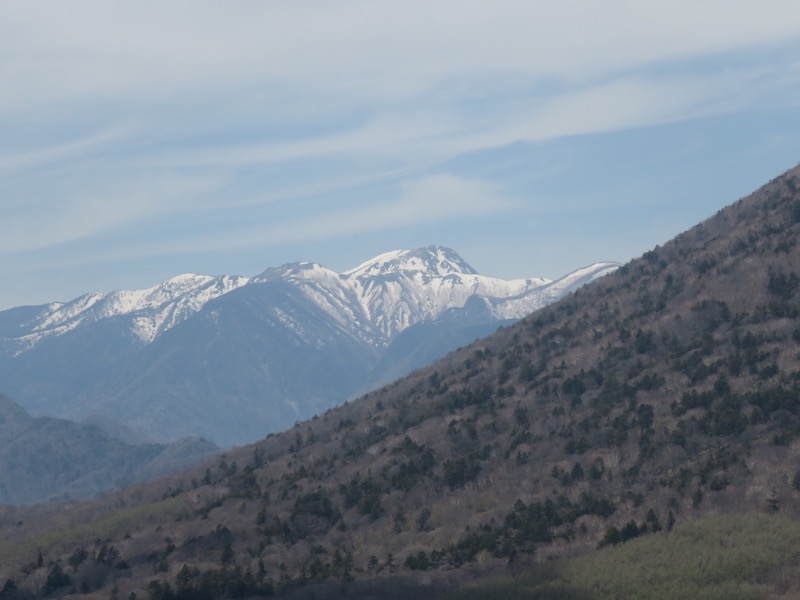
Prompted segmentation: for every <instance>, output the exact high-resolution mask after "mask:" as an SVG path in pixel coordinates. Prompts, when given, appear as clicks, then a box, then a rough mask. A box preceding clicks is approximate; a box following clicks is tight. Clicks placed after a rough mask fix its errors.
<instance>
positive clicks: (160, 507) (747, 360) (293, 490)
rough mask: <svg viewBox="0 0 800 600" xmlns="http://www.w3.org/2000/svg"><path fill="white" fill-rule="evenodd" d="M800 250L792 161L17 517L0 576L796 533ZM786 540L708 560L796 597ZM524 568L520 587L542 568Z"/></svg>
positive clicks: (316, 578)
mask: <svg viewBox="0 0 800 600" xmlns="http://www.w3.org/2000/svg"><path fill="white" fill-rule="evenodd" d="M798 240H800V167H798V168H795V169H793V170H791V171H789V172H787V173H786V174H784V175H782V176H781V177H779V178H777V179H775V180H773V181H772V182H770V183H769V184H767V185H766V186H764V187H763V188H762V189H760V190H758V191H757V192H755V193H754V194H753V195H751V196H749V197H747V198H745V199H743V200H740V201H739V202H737V203H735V204H733V205H732V206H730V207H727V208H725V209H723V210H721V211H720V212H719V213H718V214H716V215H715V216H713V217H712V218H710V219H708V220H707V221H705V222H703V223H701V224H699V225H698V226H696V227H694V228H693V229H691V230H689V231H687V232H686V233H684V234H681V235H680V236H678V237H677V238H675V239H674V240H672V241H669V242H667V243H665V244H664V245H663V246H659V247H656V248H655V249H653V250H652V251H650V252H647V253H646V254H645V255H644V256H642V257H641V258H638V259H636V260H634V261H632V262H630V263H629V264H627V265H625V266H624V267H622V268H620V269H619V270H617V271H616V272H615V273H613V274H611V275H608V276H606V277H604V278H602V279H599V280H597V281H595V282H594V283H592V284H591V285H589V286H586V287H584V288H581V289H580V290H578V291H577V292H575V293H573V294H572V295H570V296H568V297H566V298H564V299H563V300H561V301H560V302H558V303H556V304H553V305H550V306H548V307H546V308H544V309H542V310H541V311H538V312H536V313H534V314H532V315H530V316H529V317H527V318H525V319H523V320H522V321H520V322H519V323H516V324H514V325H512V326H509V327H506V328H503V329H501V330H500V331H498V332H497V333H496V334H494V335H492V336H491V337H489V338H486V339H484V340H481V341H479V342H477V343H475V344H472V345H470V346H467V347H464V348H461V349H459V350H457V351H455V352H453V353H451V354H449V355H448V356H447V357H446V358H445V359H443V360H441V361H439V362H437V363H435V364H434V365H432V366H430V367H427V368H425V369H420V370H418V371H415V372H414V373H412V374H411V375H409V376H407V377H405V378H403V379H401V380H398V381H397V382H395V383H393V384H391V385H389V386H387V387H385V388H383V389H381V390H379V391H376V392H373V393H370V394H368V395H366V396H365V397H363V398H360V399H359V400H357V401H354V402H350V403H348V404H347V405H345V406H342V407H339V408H336V409H332V410H329V411H328V412H326V413H324V414H322V415H320V416H319V417H317V418H315V419H312V420H309V421H306V422H303V423H298V424H297V425H296V426H295V427H294V428H292V429H290V430H288V431H286V432H284V433H281V434H278V435H272V436H270V437H268V438H267V439H265V440H263V441H261V442H258V443H257V444H254V445H252V446H248V447H244V448H240V449H236V450H234V451H230V452H228V453H227V454H226V455H224V456H222V457H219V458H218V459H216V460H215V461H214V462H213V463H212V464H209V465H206V466H205V467H202V468H196V469H193V470H190V471H186V472H183V473H181V474H176V475H174V476H171V477H169V478H167V479H164V480H162V481H159V482H155V483H152V484H149V485H148V486H144V487H137V488H131V489H129V490H126V491H124V492H121V493H119V494H117V495H115V496H113V497H109V498H108V499H105V500H103V501H101V502H97V503H93V504H90V505H70V506H69V507H66V508H62V509H59V510H57V511H56V510H52V511H50V512H49V516H48V509H47V508H46V507H39V508H36V509H28V511H26V510H24V509H20V508H14V507H7V508H6V509H4V510H3V512H2V513H0V522H1V523H2V524H3V527H2V536H3V540H2V546H0V580H5V579H8V580H11V581H12V582H13V583H12V584H9V585H13V586H14V587H15V588H17V589H18V590H22V592H25V593H30V594H32V595H37V594H38V595H43V594H46V593H49V594H53V595H59V594H61V595H63V594H67V593H68V592H69V591H70V590H76V591H82V592H83V593H84V595H86V597H95V598H107V597H109V595H110V593H111V592H112V590H116V593H117V594H118V596H119V597H123V598H125V597H131V596H130V594H131V593H133V594H134V595H135V597H137V598H144V597H149V598H175V597H178V598H223V597H248V596H250V597H261V596H266V595H270V594H277V593H280V594H283V595H287V596H289V597H298V598H299V597H310V596H307V595H305V594H306V592H308V593H310V592H311V591H312V590H313V592H314V594H315V597H365V598H366V597H392V596H393V595H394V597H411V596H414V597H417V598H424V597H426V596H433V595H435V594H437V593H439V592H441V591H444V590H446V589H448V588H452V587H453V586H458V585H461V584H463V583H465V582H466V581H468V580H469V579H470V578H474V577H483V576H486V575H495V576H496V575H502V574H509V575H512V574H519V573H520V572H525V571H529V570H530V569H531V567H532V566H533V565H536V564H542V563H548V564H551V563H549V560H550V559H558V558H566V557H579V556H599V557H601V558H598V561H599V563H598V564H600V563H602V557H603V556H609V554H608V553H609V552H612V551H614V550H616V549H619V548H625V547H626V544H638V545H637V546H636V548H639V549H646V548H651V550H649V551H648V552H651V553H652V552H655V551H654V550H652V549H653V548H657V547H664V548H667V549H670V548H673V550H671V551H672V552H679V551H680V550H674V549H675V548H683V549H685V548H687V547H689V546H686V545H684V544H685V543H686V542H685V540H686V539H689V540H691V539H692V538H693V536H694V539H695V541H697V539H698V538H697V536H696V535H695V534H693V533H692V532H693V531H695V532H698V531H699V532H702V531H703V526H701V525H697V526H696V527H695V526H694V525H693V524H694V523H695V520H697V519H702V520H700V521H697V523H701V524H702V523H712V525H713V524H714V523H717V525H713V526H712V525H708V526H706V527H709V528H711V529H714V528H716V530H720V529H724V530H726V531H728V530H730V529H733V530H735V529H736V528H737V526H736V523H737V522H741V523H745V522H746V523H753V522H755V523H758V522H760V521H758V520H757V519H756V520H755V521H754V519H755V517H753V516H752V515H753V514H754V513H759V514H760V515H761V516H760V517H759V518H760V519H765V518H770V517H774V518H775V519H783V520H785V521H782V522H784V523H792V524H794V523H796V520H797V518H798V517H800V514H798V503H797V500H798V498H799V497H800V464H798V463H797V455H798V452H800V437H798V433H800V404H798V397H800V396H799V395H798V392H800V390H799V389H798V387H799V386H800V361H798V342H799V341H800V327H799V326H798V325H800V323H798V319H799V318H800V276H798V273H797V272H796V271H797V266H796V265H798V264H800V245H798ZM748 513H749V514H750V516H742V515H745V514H748ZM715 515H717V516H719V515H721V516H720V518H725V519H729V521H726V522H725V524H724V525H720V524H719V522H717V521H713V520H712V521H708V520H707V519H708V518H711V517H712V516H715ZM749 527H751V526H749ZM785 529H786V530H787V535H788V533H789V532H788V529H789V527H788V526H786V527H785ZM709 530H710V529H709ZM697 535H702V534H697ZM651 536H660V537H658V538H651ZM671 536H672V537H671ZM681 536H683V537H681ZM726 536H727V537H726ZM796 537H797V536H796V535H795V534H794V533H792V534H791V535H789V537H787V539H786V541H785V543H784V542H780V543H781V544H784V545H783V546H781V548H782V551H781V552H780V556H782V557H785V558H776V557H775V556H772V555H770V556H769V557H765V559H764V560H765V561H767V560H768V561H769V564H768V565H767V562H765V563H764V565H765V569H764V571H763V572H762V573H759V572H758V570H747V569H738V567H736V566H735V565H740V564H742V561H745V562H746V561H747V560H751V559H738V560H739V562H736V561H733V562H731V563H725V565H734V566H733V567H730V566H723V567H720V568H718V569H717V571H713V573H723V572H728V571H735V572H736V573H735V574H734V575H730V574H729V575H724V577H726V578H729V579H725V584H726V585H728V584H730V585H732V586H733V588H735V589H733V591H734V592H736V593H735V594H732V595H733V596H735V597H762V596H764V595H765V594H770V593H771V594H774V595H784V596H791V595H793V594H794V595H797V594H799V593H800V581H799V580H798V577H797V573H796V564H797V559H798V558H799V557H800V543H798V542H797V540H796ZM662 538H663V539H664V540H671V541H669V543H667V544H665V543H660V542H661V540H662ZM649 539H656V540H658V541H659V543H658V544H649V545H648V543H647V540H649ZM719 539H720V540H722V541H721V542H720V545H721V546H724V547H726V548H728V551H729V552H733V551H734V549H735V548H736V547H738V545H741V544H743V543H745V544H746V543H747V542H746V541H745V542H743V541H742V539H741V538H733V537H731V536H730V535H727V534H725V535H722V536H721V537H720V538H719ZM681 540H684V541H681ZM725 540H728V541H725ZM759 543H762V542H759ZM726 544H730V545H729V546H726ZM598 546H601V547H603V550H602V551H601V554H594V551H595V550H596V549H597V548H598ZM691 547H692V548H695V547H702V545H695V546H691ZM754 547H755V546H754ZM643 551H644V550H643ZM683 551H685V550H683ZM728 551H726V552H724V553H723V554H725V556H728V555H729V552H728ZM627 556H629V557H630V554H628V555H627ZM40 557H41V558H40ZM101 557H102V559H101ZM645 558H646V557H645ZM631 560H632V559H631ZM698 560H701V561H702V557H700V558H698ZM552 564H559V565H560V564H562V563H552ZM569 564H570V565H578V566H570V567H566V568H567V569H570V568H574V569H578V570H579V569H580V568H581V567H580V564H581V563H569ZM715 564H716V563H715ZM712 566H714V565H712ZM654 568H656V569H660V567H659V566H658V565H656V567H654ZM714 568H717V567H716V566H714ZM737 569H738V570H737ZM773 569H777V571H775V572H776V573H779V574H780V573H783V575H782V576H775V577H774V578H772V576H770V578H764V577H763V574H764V573H766V572H767V571H768V570H769V571H770V572H772V570H773ZM792 569H794V571H793V570H792ZM529 572H530V574H531V576H532V577H540V578H541V581H539V582H538V583H536V582H534V583H531V582H528V584H527V585H528V589H530V590H534V589H535V588H536V587H537V586H538V585H539V584H542V585H544V583H542V582H545V580H546V577H548V576H552V574H551V575H547V574H546V573H544V571H541V572H540V571H537V570H535V569H534V570H530V571H529ZM592 572H593V573H595V572H596V571H592ZM537 573H539V574H537ZM575 573H578V571H575ZM713 573H712V575H707V573H706V574H705V575H703V577H704V578H705V579H704V580H703V584H704V585H705V584H707V583H708V581H709V579H708V578H709V577H711V578H713V577H716V576H717V575H714V574H713ZM581 577H582V579H580V580H578V579H576V580H575V581H576V582H578V583H580V582H587V581H596V582H597V583H596V585H597V586H606V587H604V588H601V587H595V588H591V587H589V588H582V589H571V591H570V593H571V594H572V596H571V597H574V598H581V597H591V595H592V593H590V592H587V591H586V590H587V589H589V590H591V589H594V590H595V592H593V593H598V592H597V590H600V589H607V590H612V589H620V588H618V587H617V588H614V585H617V584H615V583H614V582H611V581H610V580H608V578H607V580H603V581H599V580H597V579H592V577H590V576H589V575H585V576H584V575H581ZM554 585H555V584H554ZM587 585H590V586H591V585H594V584H587ZM745 588H746V589H745ZM542 589H544V588H542ZM720 589H722V590H728V591H731V589H730V588H726V587H721V588H720ZM22 592H20V593H22ZM609 593H611V592H609ZM530 597H559V596H556V595H553V594H551V595H550V596H546V595H542V594H540V595H538V596H536V595H531V596H530ZM562 597H563V596H562ZM568 597H569V596H568ZM709 597H712V596H709Z"/></svg>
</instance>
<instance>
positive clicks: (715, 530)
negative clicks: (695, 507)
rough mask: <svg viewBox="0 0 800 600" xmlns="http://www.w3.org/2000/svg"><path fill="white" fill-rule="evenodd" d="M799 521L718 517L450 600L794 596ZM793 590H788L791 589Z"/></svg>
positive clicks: (490, 582) (484, 583)
mask: <svg viewBox="0 0 800 600" xmlns="http://www.w3.org/2000/svg"><path fill="white" fill-rule="evenodd" d="M798 558H800V522H798V521H795V520H792V519H789V518H787V517H782V516H778V515H764V514H749V515H727V516H713V517H707V518H703V519H698V520H694V521H690V522H686V523H683V524H681V525H679V526H676V527H675V528H674V529H673V530H672V531H671V532H669V533H667V532H661V533H658V534H656V535H651V536H647V537H645V538H637V539H635V540H633V541H631V542H629V543H626V544H621V545H619V546H615V547H610V548H602V549H600V550H597V551H595V552H592V553H591V554H588V555H586V556H583V557H579V558H574V559H569V560H562V561H556V562H552V563H548V564H547V565H543V566H539V567H535V568H533V569H532V570H531V571H530V572H528V573H526V574H524V575H521V576H519V577H515V578H502V579H499V578H498V579H494V578H493V579H491V580H486V581H482V582H480V583H477V584H475V585H472V586H470V587H468V588H466V589H462V590H459V591H458V592H456V593H454V594H452V595H451V596H448V597H449V598H453V599H455V598H459V599H471V598H476V599H477V598H482V599H491V598H519V599H525V600H528V599H530V600H533V599H537V600H538V599H545V598H576V599H582V598H619V599H623V598H625V599H634V598H647V599H648V600H650V599H652V600H661V599H664V600H667V599H670V600H672V599H675V598H695V599H698V598H702V599H709V600H713V599H717V598H718V599H720V600H722V599H726V600H729V599H750V598H753V599H757V598H766V597H775V596H776V595H777V596H782V595H786V594H789V595H791V594H793V593H796V592H797V591H798V589H795V588H794V587H792V582H794V583H795V585H796V584H797V583H798V582H797V579H798V573H797V561H798ZM790 588H791V589H790Z"/></svg>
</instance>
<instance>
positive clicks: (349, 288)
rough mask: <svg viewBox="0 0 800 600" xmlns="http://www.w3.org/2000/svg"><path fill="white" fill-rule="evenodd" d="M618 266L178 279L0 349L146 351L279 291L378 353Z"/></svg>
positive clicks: (418, 258) (107, 296)
mask: <svg viewBox="0 0 800 600" xmlns="http://www.w3.org/2000/svg"><path fill="white" fill-rule="evenodd" d="M617 266H618V265H616V264H613V263H598V264H596V265H592V266H590V267H587V268H585V269H581V270H579V271H576V272H575V273H571V274H569V275H567V276H566V277H563V278H561V279H559V280H557V281H550V280H547V279H541V278H530V279H515V280H504V279H498V278H494V277H488V276H484V275H480V274H478V273H477V272H476V271H475V269H473V268H472V267H471V266H470V265H469V264H468V263H467V262H466V261H465V260H464V259H463V258H461V256H459V255H458V254H457V253H456V252H455V251H454V250H452V249H450V248H446V247H443V246H427V247H425V248H416V249H411V250H394V251H391V252H386V253H384V254H381V255H379V256H377V257H375V258H373V259H371V260H368V261H366V262H364V263H362V264H361V265H359V266H358V267H356V268H354V269H351V270H349V271H345V272H344V273H337V272H335V271H332V270H330V269H328V268H326V267H323V266H322V265H319V264H317V263H313V262H297V263H290V264H285V265H283V266H280V267H273V268H270V269H267V270H266V271H264V272H263V273H261V274H260V275H257V276H255V277H252V278H247V277H238V276H219V277H212V276H209V275H196V274H191V273H187V274H183V275H178V276H176V277H172V278H171V279H168V280H166V281H164V282H162V283H160V284H158V285H155V286H153V287H150V288H147V289H143V290H118V291H115V292H107V293H91V294H85V295H83V296H80V297H79V298H76V299H74V300H72V301H70V302H67V303H53V304H50V305H48V306H46V307H43V308H42V310H41V311H40V312H39V313H38V314H37V315H35V316H34V317H33V318H32V319H30V320H28V321H26V322H25V323H21V324H20V327H19V328H18V329H17V331H23V332H24V333H23V334H22V335H19V336H13V337H12V338H6V339H5V340H3V339H0V344H1V345H2V346H3V347H5V348H6V349H7V350H9V351H10V352H11V353H12V354H13V355H18V354H21V353H22V352H25V351H27V350H30V349H31V348H33V347H34V346H36V345H37V344H38V343H39V342H40V341H41V340H43V339H46V338H49V337H53V336H59V335H63V334H65V333H68V332H70V331H73V330H75V329H78V328H80V327H82V326H84V325H88V324H91V323H96V322H99V321H103V320H107V319H112V318H113V319H117V323H119V324H120V326H121V327H122V328H123V329H125V330H126V331H127V332H129V333H130V334H133V335H134V336H135V337H136V338H138V340H139V341H140V342H142V343H144V344H149V343H150V342H152V341H153V340H155V339H156V338H157V337H158V336H160V335H161V334H162V333H164V332H166V331H168V330H170V329H172V328H173V327H174V326H176V325H177V324H179V323H181V322H183V321H185V320H187V319H189V318H191V317H192V316H193V315H194V314H196V313H198V312H200V310H202V309H203V307H204V306H205V305H206V304H207V303H208V302H210V301H211V300H214V299H216V298H219V297H221V296H224V295H226V294H228V293H229V292H231V291H233V290H235V289H238V288H241V287H246V286H250V285H269V284H271V283H275V282H282V283H284V284H288V285H290V286H292V287H293V288H294V289H296V290H297V291H299V292H300V293H302V294H303V295H304V296H305V297H306V298H307V299H308V300H309V306H316V308H317V309H318V310H319V311H321V313H324V314H325V315H327V318H330V319H332V320H333V322H335V323H336V327H338V328H339V330H340V332H341V333H342V334H343V335H345V336H347V337H350V338H355V339H357V340H360V341H362V342H367V343H368V344H369V345H370V346H372V347H386V346H388V344H390V343H391V342H392V340H393V339H394V338H395V337H396V336H397V335H398V334H399V333H400V332H402V331H403V330H405V329H407V328H409V327H411V326H413V325H415V324H417V323H421V322H425V321H431V320H435V319H437V318H439V317H440V316H441V315H442V314H444V313H445V312H446V311H448V310H450V309H453V308H457V309H460V308H463V307H464V306H465V305H466V304H467V302H468V301H470V299H475V298H477V299H481V300H482V301H483V302H484V303H485V304H486V306H487V307H488V308H489V310H490V311H491V313H492V315H493V317H494V318H496V319H517V318H521V317H523V316H525V315H526V314H528V313H530V312H531V311H533V310H536V309H538V308H541V307H542V306H544V305H545V304H548V303H550V302H553V301H555V300H557V299H559V298H560V297H562V296H564V295H566V294H568V293H570V292H572V291H574V290H575V289H577V288H578V287H580V286H581V285H584V284H585V283H589V282H590V281H592V280H594V279H595V278H597V277H599V276H601V275H604V274H606V273H608V272H610V271H611V270H613V269H615V268H617ZM273 308H274V307H269V306H264V307H263V309H264V310H265V311H270V310H273Z"/></svg>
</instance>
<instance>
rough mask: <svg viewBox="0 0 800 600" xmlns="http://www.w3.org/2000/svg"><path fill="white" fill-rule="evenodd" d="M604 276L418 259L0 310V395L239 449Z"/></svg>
mask: <svg viewBox="0 0 800 600" xmlns="http://www.w3.org/2000/svg"><path fill="white" fill-rule="evenodd" d="M617 266H618V265H616V264H615V263H598V264H595V265H592V266H591V267H587V268H585V269H581V270H580V271H576V272H575V273H571V274H569V275H567V276H566V277H563V278H561V279H558V280H556V281H550V280H547V279H542V278H530V279H517V280H503V279H498V278H494V277H488V276H485V275H480V274H478V273H477V272H476V271H475V270H474V269H473V268H472V267H471V266H470V265H469V264H468V263H467V262H466V261H464V259H463V258H461V257H460V256H459V255H458V254H457V253H455V252H454V251H453V250H451V249H449V248H443V247H436V246H429V247H427V248H418V249H415V250H397V251H392V252H387V253H385V254H381V255H380V256H377V257H375V258H373V259H371V260H369V261H367V262H365V263H363V264H361V265H359V266H357V267H355V268H354V269H351V270H348V271H345V272H343V273H337V272H335V271H332V270H330V269H327V268H325V267H323V266H321V265H319V264H316V263H309V262H299V263H293V264H288V265H283V266H281V267H276V268H271V269H267V270H266V271H264V272H263V273H261V274H259V275H256V276H254V277H238V276H220V277H211V276H206V275H180V276H178V277H174V278H172V279H169V280H167V281H165V282H163V283H161V284H159V285H156V286H153V287H151V288H148V289H145V290H134V291H115V292H110V293H93V294H86V295H83V296H81V297H79V298H76V299H75V300H72V301H70V302H67V303H52V304H49V305H46V306H42V307H24V308H21V309H12V310H11V311H4V312H0V384H2V386H4V387H3V388H1V389H0V391H5V392H7V393H8V394H10V395H11V396H12V397H14V398H15V399H16V400H17V401H18V402H19V403H20V404H22V405H23V406H24V407H25V408H26V409H28V410H30V411H31V412H33V413H34V414H42V415H51V416H59V417H67V418H86V417H90V416H94V415H101V416H103V417H110V418H114V419H117V420H119V421H122V422H123V423H125V424H126V425H130V426H133V427H134V428H137V429H138V430H139V431H142V432H145V433H149V434H150V435H151V436H152V437H154V438H155V439H174V438H177V437H181V436H184V435H202V436H204V437H207V438H208V439H212V440H214V441H215V442H217V443H219V444H223V445H225V444H231V443H242V442H246V441H252V440H254V439H257V438H258V437H261V436H263V435H264V434H266V433H268V432H270V431H276V430H279V429H282V428H284V427H286V426H288V425H290V424H291V423H292V422H293V421H295V420H296V419H299V418H306V417H309V416H311V415H312V414H314V413H315V412H320V411H322V410H324V409H326V408H329V407H330V406H332V405H334V404H336V403H338V402H341V401H343V400H345V399H347V398H348V397H349V396H351V395H352V394H354V393H356V392H358V391H366V390H367V389H369V387H370V385H371V382H372V383H373V384H374V383H375V382H379V381H384V380H385V379H386V377H387V376H390V375H391V376H397V375H400V374H403V372H407V371H408V370H410V369H413V368H416V367H418V366H422V363H421V362H420V361H422V360H430V359H432V358H435V357H436V356H438V355H442V354H444V353H446V352H447V351H448V350H449V349H452V348H453V347H455V345H458V344H459V343H461V342H463V341H471V340H472V339H474V337H472V338H471V339H468V340H464V336H467V335H471V336H475V334H476V333H479V334H488V333H490V332H491V330H492V328H496V327H497V326H498V325H499V324H501V323H503V322H507V321H510V320H516V319H519V318H521V317H523V316H524V315H526V314H528V313H530V312H531V311H533V310H536V309H538V308H541V307H542V306H544V305H546V304H548V303H550V302H553V301H555V300H558V299H559V298H561V297H563V296H564V295H566V294H568V293H570V292H571V291H573V290H575V289H576V288H578V287H579V286H581V285H584V284H585V283H588V282H590V281H592V280H593V279H595V278H597V277H600V276H602V275H604V274H606V273H609V272H611V271H613V270H614V269H616V268H617ZM433 324H436V325H435V326H432V325H433ZM415 332H416V333H415ZM401 334H402V335H401ZM398 340H399V341H398ZM437 340H438V341H437ZM422 346H424V347H425V348H426V349H427V350H426V351H425V352H422V351H421V350H420V348H421V347H422ZM387 361H388V362H387Z"/></svg>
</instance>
